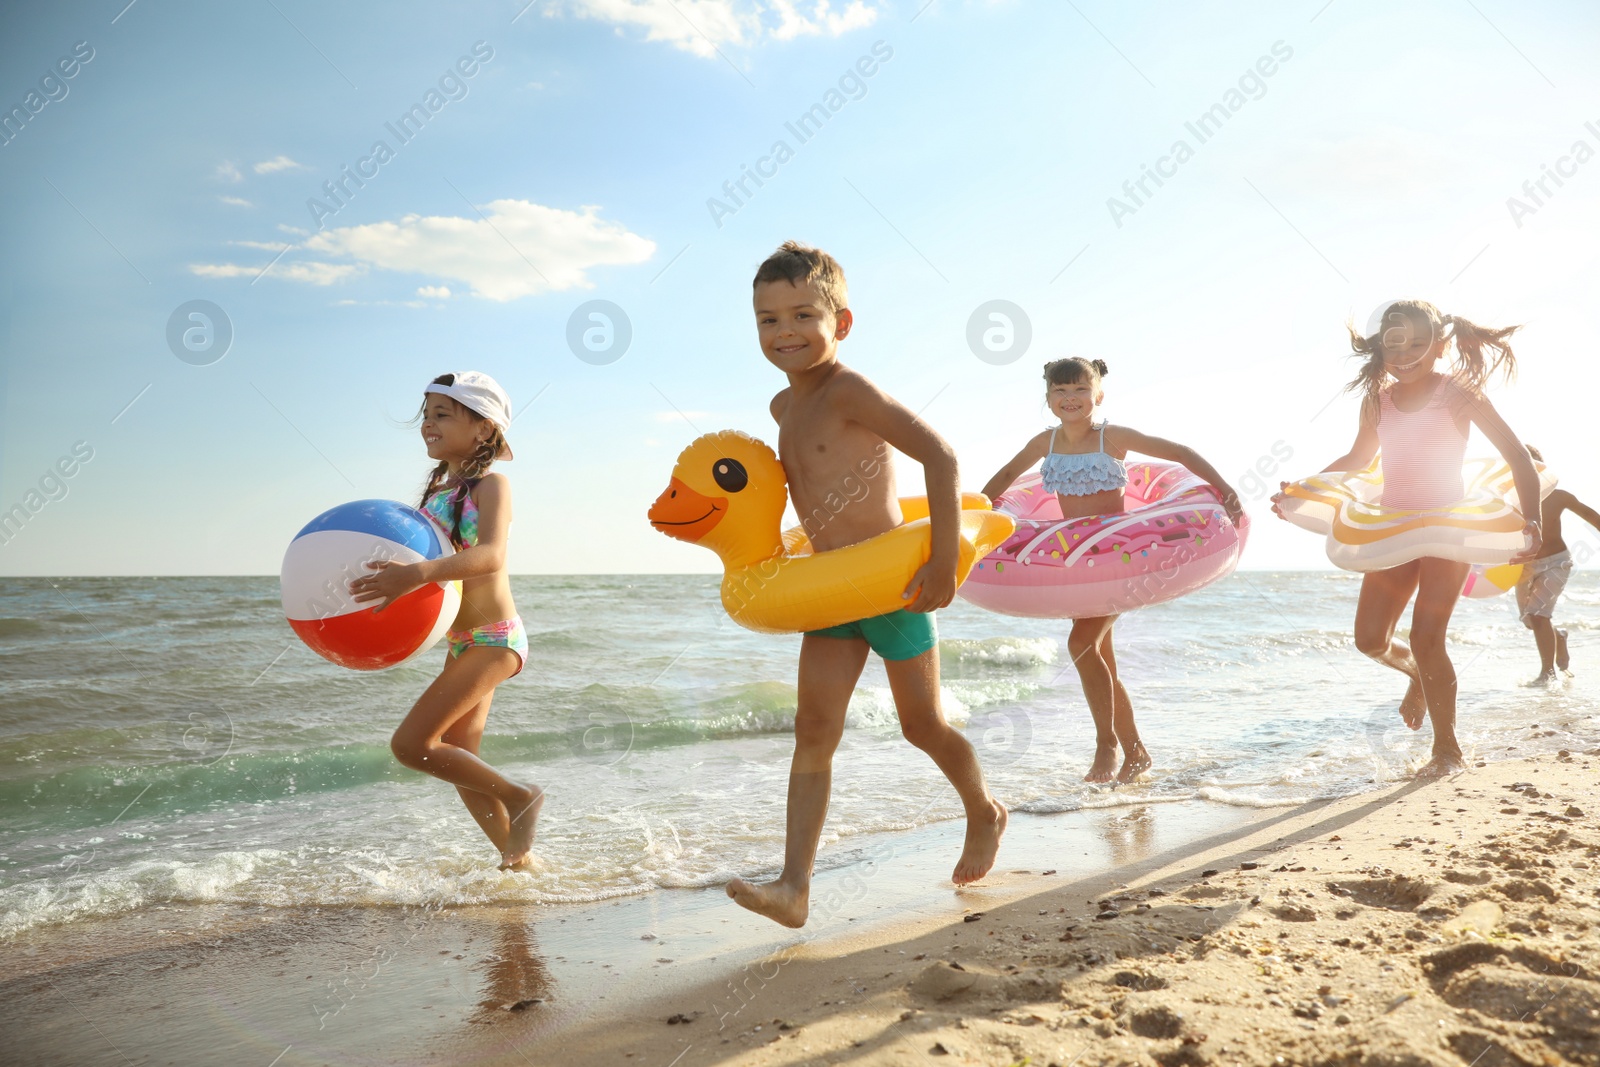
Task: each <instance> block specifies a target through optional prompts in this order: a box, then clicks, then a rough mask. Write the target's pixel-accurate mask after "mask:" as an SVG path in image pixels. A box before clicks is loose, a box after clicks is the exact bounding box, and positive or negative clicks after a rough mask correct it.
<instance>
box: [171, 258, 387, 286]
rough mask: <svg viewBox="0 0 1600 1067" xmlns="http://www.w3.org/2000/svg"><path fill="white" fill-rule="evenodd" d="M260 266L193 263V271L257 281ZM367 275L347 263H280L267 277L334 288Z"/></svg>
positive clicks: (206, 276) (190, 266)
mask: <svg viewBox="0 0 1600 1067" xmlns="http://www.w3.org/2000/svg"><path fill="white" fill-rule="evenodd" d="M264 265H265V264H263V266H264ZM261 269H262V268H261V267H259V266H254V267H253V266H245V265H241V264H238V263H192V264H190V265H189V270H190V271H191V272H192V273H194V274H198V275H199V276H200V277H202V278H254V277H255V276H256V275H258V274H260V273H261ZM362 273H365V269H364V268H363V267H360V266H357V265H355V264H347V263H318V262H310V263H290V262H284V261H283V260H279V261H278V262H277V263H275V264H273V266H272V269H271V270H269V271H268V272H267V274H268V275H269V276H271V277H274V278H284V279H287V280H289V281H291V282H310V283H311V284H312V285H332V284H333V283H334V282H341V281H344V280H345V279H346V278H352V277H355V276H356V275H358V274H362Z"/></svg>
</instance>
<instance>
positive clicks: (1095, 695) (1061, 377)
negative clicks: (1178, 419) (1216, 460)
mask: <svg viewBox="0 0 1600 1067" xmlns="http://www.w3.org/2000/svg"><path fill="white" fill-rule="evenodd" d="M1106 373H1107V372H1106V364H1105V361H1104V360H1100V359H1095V360H1088V359H1080V358H1077V357H1074V358H1071V359H1058V360H1056V361H1054V362H1052V363H1046V364H1045V365H1044V381H1045V402H1046V403H1048V404H1049V405H1050V412H1051V414H1053V415H1054V416H1055V417H1056V418H1057V419H1058V420H1060V424H1059V425H1057V426H1052V427H1051V428H1050V429H1048V430H1043V431H1040V432H1039V433H1037V434H1034V435H1033V437H1031V438H1029V440H1028V443H1027V444H1026V445H1024V446H1023V447H1022V451H1021V452H1018V453H1017V454H1016V456H1015V457H1013V458H1012V460H1011V462H1010V463H1007V464H1006V465H1005V466H1004V467H1001V468H1000V470H999V471H997V472H996V473H995V476H994V477H993V478H990V479H989V484H988V485H985V486H984V487H983V492H984V495H985V496H987V497H988V498H989V499H990V500H996V499H998V498H999V496H1000V494H1001V493H1004V492H1005V491H1006V490H1007V489H1009V488H1011V483H1012V482H1015V481H1016V480H1017V478H1018V477H1019V476H1020V475H1022V474H1023V473H1024V472H1026V471H1028V470H1030V469H1031V468H1032V467H1033V465H1034V464H1036V463H1040V464H1042V465H1041V466H1040V468H1039V474H1040V477H1041V479H1042V484H1043V486H1044V488H1045V490H1046V491H1047V492H1052V493H1055V494H1056V499H1057V500H1058V501H1060V503H1061V517H1062V518H1065V519H1081V518H1085V517H1087V516H1090V515H1108V514H1112V513H1114V512H1118V511H1122V510H1124V504H1123V496H1122V491H1123V489H1125V488H1126V487H1127V484H1128V469H1127V467H1126V466H1124V465H1123V462H1122V461H1123V460H1124V459H1125V458H1127V455H1128V453H1129V452H1138V453H1140V454H1141V455H1146V456H1154V457H1155V458H1156V459H1164V460H1167V461H1168V462H1169V463H1181V464H1182V465H1183V466H1185V467H1187V468H1189V470H1191V471H1193V472H1194V473H1195V474H1197V475H1199V476H1200V477H1201V478H1204V479H1205V480H1206V481H1207V482H1210V483H1211V486H1212V488H1214V489H1216V491H1217V493H1218V495H1220V496H1221V497H1222V506H1223V507H1224V508H1225V509H1227V512H1228V518H1230V519H1232V520H1233V521H1234V522H1238V521H1239V516H1240V514H1242V508H1241V506H1240V504H1239V494H1238V493H1235V492H1234V491H1233V487H1232V486H1230V485H1228V483H1227V482H1225V481H1223V479H1222V475H1220V474H1218V473H1217V469H1216V468H1215V467H1213V466H1212V465H1211V464H1209V463H1207V462H1206V461H1205V459H1204V458H1202V457H1201V455H1200V453H1198V452H1196V451H1195V450H1194V449H1192V448H1190V447H1188V446H1187V445H1180V444H1178V443H1177V442H1175V441H1168V440H1166V439H1165V438H1161V437H1151V436H1150V435H1149V434H1144V433H1140V432H1139V431H1138V430H1135V429H1132V428H1131V427H1128V426H1113V425H1111V424H1109V423H1107V422H1105V421H1104V420H1101V422H1100V424H1099V425H1098V426H1097V425H1095V421H1094V415H1095V410H1096V409H1097V408H1098V407H1099V405H1100V404H1101V403H1102V402H1103V401H1104V400H1105V392H1104V390H1102V389H1101V387H1100V380H1101V379H1102V378H1104V377H1105V375H1106ZM1117 618H1118V617H1117V616H1116V615H1100V616H1096V617H1094V618H1088V619H1074V620H1072V633H1071V634H1069V635H1068V636H1067V650H1068V651H1069V652H1070V653H1071V655H1072V663H1073V665H1074V666H1075V667H1077V668H1078V679H1079V681H1081V682H1082V683H1083V696H1084V699H1085V700H1087V701H1088V702H1089V714H1090V715H1092V716H1094V729H1095V752H1094V763H1093V765H1092V766H1090V768H1089V773H1088V774H1086V775H1084V776H1083V780H1084V781H1086V782H1109V781H1112V780H1113V779H1115V780H1116V781H1118V782H1131V781H1133V780H1134V779H1135V778H1137V777H1138V776H1139V775H1141V774H1143V773H1144V772H1145V771H1147V770H1149V769H1150V766H1151V760H1150V754H1149V753H1148V752H1146V751H1145V747H1144V742H1143V741H1141V740H1140V738H1139V727H1138V726H1137V725H1135V724H1134V721H1133V702H1132V701H1131V700H1129V699H1128V690H1127V689H1126V688H1124V687H1123V684H1122V679H1121V678H1120V677H1119V676H1118V674H1117V656H1116V652H1115V651H1114V650H1113V649H1112V647H1111V626H1112V624H1113V623H1115V622H1116V621H1117ZM1118 745H1120V746H1121V747H1122V766H1121V767H1118V766H1117V746H1118Z"/></svg>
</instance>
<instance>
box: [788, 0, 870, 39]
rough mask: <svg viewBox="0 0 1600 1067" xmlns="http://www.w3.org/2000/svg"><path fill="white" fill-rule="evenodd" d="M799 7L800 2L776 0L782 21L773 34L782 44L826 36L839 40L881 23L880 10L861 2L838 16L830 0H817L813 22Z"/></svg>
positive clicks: (850, 6)
mask: <svg viewBox="0 0 1600 1067" xmlns="http://www.w3.org/2000/svg"><path fill="white" fill-rule="evenodd" d="M798 6H799V4H798V3H797V0H772V11H773V13H775V14H776V15H777V16H778V19H779V22H778V25H777V26H776V27H774V28H773V30H772V36H773V37H775V38H777V39H778V40H780V41H787V40H790V39H792V38H795V37H802V36H807V37H809V36H816V35H818V34H823V33H826V34H828V35H829V36H830V37H839V36H841V35H843V34H846V33H849V32H850V31H851V30H857V29H861V28H862V27H865V26H870V25H872V24H873V23H874V22H876V21H877V20H878V12H877V9H876V8H870V7H868V6H867V5H866V4H864V3H862V2H861V0H851V2H850V3H848V4H846V5H845V8H844V10H843V11H841V12H839V13H838V14H834V13H833V10H832V8H833V5H832V4H831V3H829V0H815V2H814V3H813V4H812V5H811V16H810V17H809V18H807V17H806V16H805V15H802V14H800V12H799V11H798V10H796V8H797V7H798Z"/></svg>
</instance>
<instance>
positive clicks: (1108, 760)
mask: <svg viewBox="0 0 1600 1067" xmlns="http://www.w3.org/2000/svg"><path fill="white" fill-rule="evenodd" d="M1115 620H1116V616H1115V615H1101V616H1097V617H1095V618H1091V619H1073V620H1072V632H1071V633H1070V634H1068V635H1067V651H1068V653H1069V654H1070V655H1071V656H1072V665H1073V666H1074V667H1076V668H1077V669H1078V680H1079V681H1080V682H1082V683H1083V697H1084V699H1085V700H1086V701H1088V703H1089V714H1090V715H1091V716H1093V717H1094V763H1093V764H1092V765H1091V766H1090V767H1089V773H1088V774H1086V775H1084V776H1083V780H1084V781H1086V782H1109V781H1111V780H1113V778H1114V777H1115V775H1116V766H1117V728H1116V689H1115V685H1114V681H1113V678H1112V674H1111V667H1110V665H1109V664H1108V663H1106V660H1105V656H1104V655H1103V654H1102V653H1101V651H1100V639H1101V638H1103V637H1104V636H1105V635H1106V632H1107V631H1108V630H1110V629H1111V624H1112V622H1114V621H1115ZM1130 710H1131V706H1130Z"/></svg>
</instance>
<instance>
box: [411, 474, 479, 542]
mask: <svg viewBox="0 0 1600 1067" xmlns="http://www.w3.org/2000/svg"><path fill="white" fill-rule="evenodd" d="M457 492H460V494H461V498H462V500H461V524H460V526H457V525H456V519H455V502H454V500H453V499H452V498H453V497H454V496H455V494H456V493H457ZM422 509H423V510H424V511H426V512H427V513H428V514H429V515H432V516H433V517H434V519H436V520H437V521H438V523H439V525H440V526H443V527H444V528H445V530H446V531H447V532H448V531H450V530H452V529H457V530H459V531H460V538H459V540H457V539H456V538H454V537H452V541H453V542H454V543H455V546H456V547H457V548H460V547H462V546H463V545H465V546H466V547H469V548H470V547H472V546H473V545H476V544H477V543H478V505H477V504H475V503H473V501H472V493H471V491H470V489H468V488H467V487H465V486H461V485H451V486H446V487H445V488H443V489H440V490H438V491H437V492H435V493H434V494H433V495H432V496H430V497H428V499H427V500H426V501H424V502H423V504H422Z"/></svg>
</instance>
